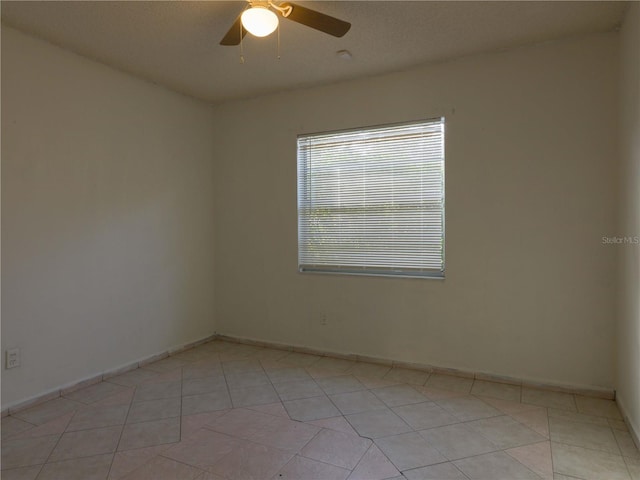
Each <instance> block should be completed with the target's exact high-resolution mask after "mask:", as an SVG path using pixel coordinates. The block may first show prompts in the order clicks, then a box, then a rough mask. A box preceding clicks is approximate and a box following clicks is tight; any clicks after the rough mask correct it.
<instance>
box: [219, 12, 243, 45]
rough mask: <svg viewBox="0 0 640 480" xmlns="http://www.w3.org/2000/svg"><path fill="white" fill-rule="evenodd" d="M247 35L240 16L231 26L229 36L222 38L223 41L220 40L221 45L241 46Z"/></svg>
mask: <svg viewBox="0 0 640 480" xmlns="http://www.w3.org/2000/svg"><path fill="white" fill-rule="evenodd" d="M240 32H242V33H240ZM246 34H247V31H246V30H245V28H244V27H243V26H242V22H241V21H240V16H238V18H236V21H235V22H233V25H231V28H230V29H229V31H228V32H227V34H226V35H225V36H224V37H223V38H222V40H220V45H239V44H240V40H241V39H243V38H244V36H245V35H246Z"/></svg>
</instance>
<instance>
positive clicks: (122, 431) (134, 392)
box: [107, 385, 138, 478]
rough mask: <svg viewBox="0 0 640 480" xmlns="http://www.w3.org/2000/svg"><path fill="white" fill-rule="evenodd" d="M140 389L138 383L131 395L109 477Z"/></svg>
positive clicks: (108, 473)
mask: <svg viewBox="0 0 640 480" xmlns="http://www.w3.org/2000/svg"><path fill="white" fill-rule="evenodd" d="M137 391H138V385H135V386H134V387H133V394H132V396H131V400H130V401H129V406H128V408H127V414H126V415H125V416H124V423H123V424H122V429H121V430H120V436H119V437H118V443H116V448H115V450H114V452H113V458H112V459H111V465H109V471H108V472H107V478H109V476H110V475H111V468H113V461H114V460H115V458H116V454H117V453H118V447H120V442H121V441H122V435H123V434H124V429H125V427H126V426H127V420H128V418H129V413H130V412H131V406H132V405H133V402H134V400H135V398H136V393H137Z"/></svg>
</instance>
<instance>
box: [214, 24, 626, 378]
mask: <svg viewBox="0 0 640 480" xmlns="http://www.w3.org/2000/svg"><path fill="white" fill-rule="evenodd" d="M617 47H618V37H617V35H616V34H606V35H599V36H593V37H587V38H582V39H576V40H571V41H567V42H560V43H548V44H545V45H542V46H536V47H532V48H523V49H517V50H512V51H508V52H501V53H496V54H491V55H483V56H476V57H471V58H466V59H461V60H458V61H452V62H449V63H443V64H438V65H432V66H428V67H425V68H420V69H416V70H411V71H407V72H403V73H398V74H392V75H386V76H380V77H375V78H370V79H365V80H358V81H353V82H348V83H342V84H337V85H333V86H328V87H321V88H313V89H306V90H298V91H291V92H285V93H282V94H278V95H272V96H268V97H262V98H258V99H253V100H248V101H241V102H232V103H229V104H226V105H223V106H219V107H217V108H216V109H215V110H214V114H215V119H216V120H215V121H216V129H215V140H216V146H217V147H216V148H217V152H218V153H217V155H218V159H217V164H216V172H217V175H216V179H217V183H216V188H215V192H216V202H215V203H216V213H215V217H216V222H217V223H216V227H217V228H216V241H215V256H216V265H217V266H216V277H215V281H216V305H215V309H216V322H217V323H216V325H217V329H218V331H219V332H222V333H225V334H230V335H237V336H242V337H249V338H256V339H262V340H268V341H275V342H282V343H288V344H296V345H301V346H310V347H315V348H320V349H325V350H332V351H336V352H342V353H357V354H362V355H372V356H377V357H386V358H393V359H397V360H404V361H412V362H421V363H429V364H434V365H439V366H446V367H454V368H463V369H469V370H474V371H478V370H479V371H484V372H489V373H493V374H501V375H509V376H515V377H521V378H526V379H532V380H540V381H544V382H555V383H562V384H571V385H579V386H592V387H607V388H611V387H613V375H614V371H613V370H614V367H613V363H614V348H613V347H614V324H615V315H614V310H615V279H616V277H615V250H614V249H612V248H604V247H603V246H602V243H601V238H602V236H603V235H608V234H609V233H610V232H614V231H615V201H616V192H615V187H616V172H615V163H616V160H615V159H616V154H617V146H616V139H617V137H616V123H617V117H616V115H617V68H618V64H617V52H618V50H617ZM355 61H357V54H356V60H355ZM345 68H348V66H345ZM439 115H444V116H445V117H446V122H447V124H446V125H447V126H446V135H447V137H446V195H447V197H446V250H447V265H446V279H445V280H444V281H437V280H415V279H414V280H411V279H398V278H363V277H352V276H335V275H313V274H304V275H303V274H299V273H297V257H296V255H297V253H296V252H297V218H296V135H297V134H300V133H308V132H318V131H325V130H334V129H341V128H351V127H358V126H364V125H376V124H384V123H390V122H400V121H406V120H414V119H420V118H430V117H435V116H439ZM322 315H326V316H327V324H326V325H322V324H321V321H320V320H321V317H322Z"/></svg>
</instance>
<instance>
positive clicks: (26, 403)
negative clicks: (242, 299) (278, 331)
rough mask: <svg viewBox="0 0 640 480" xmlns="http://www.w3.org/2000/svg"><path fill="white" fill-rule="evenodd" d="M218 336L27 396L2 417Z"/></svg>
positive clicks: (6, 410) (173, 348)
mask: <svg viewBox="0 0 640 480" xmlns="http://www.w3.org/2000/svg"><path fill="white" fill-rule="evenodd" d="M215 338H216V334H215V333H214V334H213V335H209V336H207V337H204V338H201V339H198V340H196V341H194V342H189V343H185V344H182V345H178V346H176V347H172V348H170V349H168V350H165V351H164V352H160V353H155V354H153V355H149V356H147V357H144V358H141V359H139V360H136V361H134V362H131V363H128V364H126V365H121V366H119V367H116V368H113V369H110V370H108V371H105V372H103V373H100V374H98V375H93V376H91V377H87V378H83V379H82V380H78V381H75V382H71V383H68V384H65V385H62V386H60V387H56V388H54V389H51V390H48V391H46V392H44V393H41V394H38V395H35V396H33V397H30V398H27V399H26V400H21V401H20V402H16V403H14V404H13V405H9V406H8V407H5V408H3V409H2V417H6V416H7V415H11V414H14V413H17V412H20V411H22V410H26V409H27V408H31V407H35V406H36V405H39V404H40V403H43V402H47V401H49V400H54V399H56V398H58V397H60V396H62V395H66V394H68V393H71V392H73V391H75V390H78V389H80V388H84V387H88V386H90V385H93V384H95V383H99V382H101V381H103V380H107V379H109V378H111V377H115V376H116V375H121V374H123V373H126V372H128V371H130V370H135V369H136V368H140V367H143V366H145V365H147V364H149V363H152V362H155V361H157V360H161V359H163V358H166V357H168V356H170V355H176V354H178V353H180V352H184V351H185V350H189V349H190V348H194V347H197V346H199V345H202V344H203V343H206V342H210V341H212V340H214V339H215Z"/></svg>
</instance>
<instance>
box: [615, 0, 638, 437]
mask: <svg viewBox="0 0 640 480" xmlns="http://www.w3.org/2000/svg"><path fill="white" fill-rule="evenodd" d="M621 67H622V68H621V75H620V81H621V82H620V116H621V119H620V132H621V136H620V154H621V160H622V162H621V165H622V168H621V181H620V187H621V188H620V205H621V207H622V208H621V210H620V213H621V215H620V226H619V228H618V230H617V232H618V235H619V236H621V237H624V236H626V237H631V238H633V237H636V238H637V237H640V4H638V3H637V2H634V4H633V5H632V6H631V7H630V9H629V11H628V12H627V15H626V18H625V21H624V25H623V28H622V31H621ZM615 248H616V250H617V252H618V253H619V257H618V260H619V267H620V269H619V275H620V277H619V281H620V288H619V293H620V295H619V300H620V303H619V308H620V310H619V317H620V318H619V324H618V344H617V347H618V368H617V381H616V386H617V388H618V392H617V393H618V396H617V399H618V403H619V404H620V406H621V407H622V409H623V411H624V413H625V414H626V415H627V419H628V420H629V423H630V424H631V426H632V428H633V430H634V431H635V435H636V441H637V442H638V444H639V445H640V298H639V297H640V246H638V245H633V244H626V245H625V244H622V245H618V246H616V247H615Z"/></svg>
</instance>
